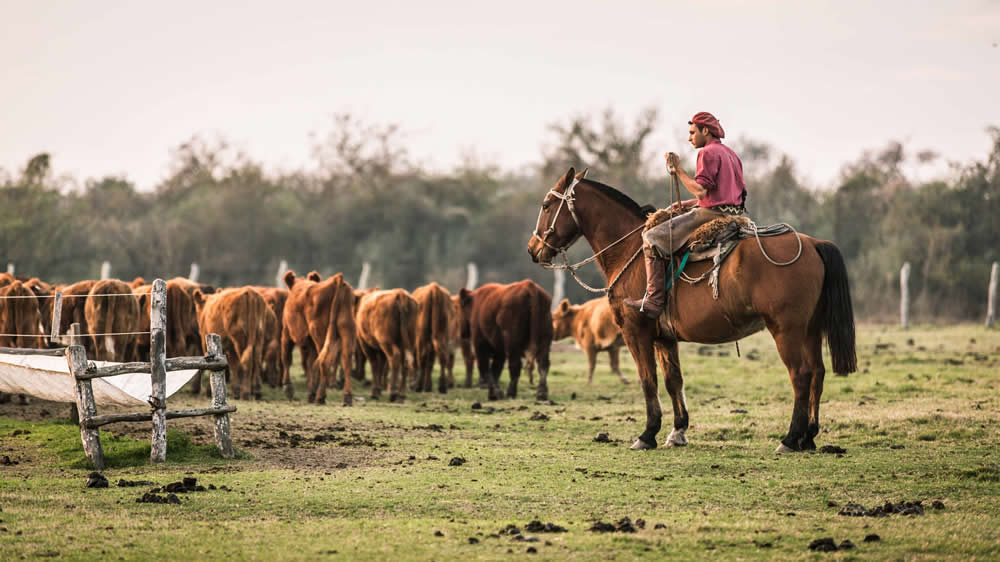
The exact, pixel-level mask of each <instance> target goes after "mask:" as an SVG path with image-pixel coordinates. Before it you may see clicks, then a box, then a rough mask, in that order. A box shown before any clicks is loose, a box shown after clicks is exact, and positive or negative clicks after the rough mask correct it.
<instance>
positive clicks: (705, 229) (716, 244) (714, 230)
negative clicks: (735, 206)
mask: <svg viewBox="0 0 1000 562" xmlns="http://www.w3.org/2000/svg"><path fill="white" fill-rule="evenodd" d="M674 215H675V213H674V212H672V211H671V210H669V209H660V210H658V211H656V212H655V213H653V214H651V215H649V217H648V218H647V219H646V225H645V228H644V229H643V232H645V231H646V230H649V229H650V228H653V227H655V226H658V225H660V224H663V223H664V222H666V221H668V220H670V219H671V218H673V217H674ZM786 232H793V229H792V227H791V226H789V225H787V224H784V223H779V224H774V225H770V226H766V227H758V226H757V225H756V224H755V223H754V222H753V221H752V220H750V219H749V218H747V217H745V216H743V215H726V216H722V217H719V218H717V219H712V220H710V221H708V222H707V223H705V224H703V225H701V226H699V227H697V228H696V229H695V230H694V231H693V232H692V233H691V235H690V236H688V238H687V241H685V242H684V244H683V245H682V246H680V248H679V249H678V250H677V251H676V252H674V255H675V256H677V257H681V256H683V258H682V259H681V262H680V265H679V266H678V269H677V273H676V274H675V276H674V279H676V277H677V276H680V274H681V273H682V272H683V270H684V267H685V266H686V265H687V264H688V263H693V262H699V261H708V260H712V263H713V264H712V268H711V269H710V270H708V271H707V272H705V273H704V274H702V275H701V276H699V277H697V278H688V277H687V276H685V281H687V282H688V283H691V284H695V283H698V282H699V281H702V280H703V279H705V278H708V279H709V283H710V284H711V285H712V297H713V298H715V299H718V298H719V269H720V268H721V266H722V262H723V261H725V259H726V257H728V256H729V254H731V253H732V252H733V250H735V249H736V246H737V245H738V244H739V243H740V241H742V240H744V239H747V238H754V237H763V236H777V235H779V234H784V233H786ZM664 257H667V256H664ZM668 259H673V258H672V257H669V258H668ZM672 284H673V279H668V283H667V289H668V290H669V288H670V285H672Z"/></svg>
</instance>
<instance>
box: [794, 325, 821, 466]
mask: <svg viewBox="0 0 1000 562" xmlns="http://www.w3.org/2000/svg"><path fill="white" fill-rule="evenodd" d="M810 332H812V331H810ZM806 345H807V351H806V361H807V362H808V364H809V369H810V371H811V372H812V380H811V381H810V384H809V425H808V426H807V427H806V435H805V437H803V438H802V440H801V441H800V442H799V448H800V449H802V450H803V451H812V450H815V449H816V442H815V441H813V438H815V437H816V436H817V435H818V434H819V400H820V398H821V397H822V396H823V379H824V378H825V377H826V367H824V366H823V335H822V333H820V331H819V330H815V333H810V334H809V341H808V342H807V344H806Z"/></svg>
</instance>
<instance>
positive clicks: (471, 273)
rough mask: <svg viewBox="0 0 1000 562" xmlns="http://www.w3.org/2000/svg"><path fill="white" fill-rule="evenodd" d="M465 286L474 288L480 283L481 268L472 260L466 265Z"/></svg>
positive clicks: (470, 288) (469, 288)
mask: <svg viewBox="0 0 1000 562" xmlns="http://www.w3.org/2000/svg"><path fill="white" fill-rule="evenodd" d="M465 271H466V275H465V288H466V289H468V290H470V291H471V290H473V289H475V288H476V285H478V284H479V268H478V267H476V264H474V263H472V262H471V261H470V262H469V263H468V264H467V265H466V266H465Z"/></svg>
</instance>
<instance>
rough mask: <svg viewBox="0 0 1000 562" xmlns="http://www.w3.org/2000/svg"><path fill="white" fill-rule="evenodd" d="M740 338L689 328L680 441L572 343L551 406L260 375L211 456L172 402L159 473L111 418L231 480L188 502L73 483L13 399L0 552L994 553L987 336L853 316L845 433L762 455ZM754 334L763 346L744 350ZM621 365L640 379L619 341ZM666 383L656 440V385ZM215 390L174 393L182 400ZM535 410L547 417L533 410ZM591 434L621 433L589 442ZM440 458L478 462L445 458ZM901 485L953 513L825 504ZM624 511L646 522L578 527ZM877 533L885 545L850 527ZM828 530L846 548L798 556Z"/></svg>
mask: <svg viewBox="0 0 1000 562" xmlns="http://www.w3.org/2000/svg"><path fill="white" fill-rule="evenodd" d="M910 339H912V340H913V343H912V344H909V343H907V340H910ZM972 340H975V341H974V342H973V341H972ZM877 344H880V345H878V346H877ZM886 344H889V345H886ZM740 347H741V352H742V355H743V357H742V358H737V357H736V354H735V349H733V347H732V346H731V345H729V346H699V345H693V344H692V345H686V344H685V345H682V347H681V354H682V358H681V365H682V368H683V369H684V374H685V381H686V393H687V398H688V405H689V408H690V413H691V428H690V430H689V432H688V437H689V439H690V441H691V444H690V445H689V446H688V447H686V448H682V449H663V448H661V449H657V450H654V451H645V452H635V451H629V450H628V449H627V447H628V445H629V444H631V442H632V440H633V439H634V438H635V437H636V435H638V433H640V432H641V430H642V424H643V422H644V420H645V413H644V406H643V399H642V396H641V392H640V390H639V389H638V387H637V385H636V384H634V383H633V384H630V385H628V386H625V385H622V384H621V383H620V382H618V380H617V378H616V377H614V376H613V375H612V374H611V373H610V369H608V366H607V358H606V356H601V357H600V358H599V365H598V370H597V373H596V374H595V377H594V385H593V386H590V387H588V386H587V385H586V382H585V378H586V368H585V365H586V360H585V358H584V357H583V356H582V354H581V353H578V352H569V351H566V352H560V353H557V354H555V355H554V356H553V367H552V372H551V374H550V381H549V387H550V391H551V398H552V399H553V400H554V401H555V403H556V404H555V405H549V404H539V403H536V402H535V401H534V399H533V387H531V386H530V385H528V384H527V381H526V380H524V379H522V384H521V386H520V391H521V395H520V397H519V398H518V399H516V400H503V401H499V402H493V403H487V402H486V401H485V391H481V390H479V389H455V390H453V391H452V392H450V393H449V394H448V395H444V396H442V395H438V394H417V393H410V394H409V396H408V400H407V402H406V403H404V404H388V403H385V402H371V401H363V402H362V401H358V403H357V404H356V406H355V407H354V408H350V409H345V408H341V407H340V406H333V405H327V406H314V405H310V404H306V403H304V402H303V401H302V397H303V396H304V392H303V389H302V388H301V387H300V388H299V389H298V393H297V397H298V400H297V401H294V402H291V403H289V402H286V401H284V400H282V399H281V397H280V393H278V392H277V391H268V400H266V401H263V402H237V403H236V404H237V406H238V407H239V411H238V412H237V413H235V414H234V415H233V433H234V442H235V444H236V446H237V447H238V448H239V449H240V450H241V456H240V458H238V459H235V460H230V461H227V460H223V459H220V458H219V457H218V455H217V453H215V451H214V448H213V446H212V439H211V435H212V430H211V422H210V420H208V419H193V420H183V421H181V420H171V422H170V427H171V428H172V429H171V431H170V433H169V437H168V463H166V464H165V465H162V466H155V467H153V466H150V465H149V464H148V458H149V441H148V434H149V424H148V423H147V424H127V425H122V426H118V425H112V426H105V428H104V430H103V431H102V432H101V437H102V443H103V445H104V448H105V454H106V458H107V460H108V464H109V466H110V467H111V468H109V469H107V470H105V471H104V473H105V475H106V476H107V477H108V479H109V480H111V482H112V485H114V482H116V481H117V479H118V478H125V479H131V480H136V479H144V480H151V481H154V482H156V483H157V484H159V485H163V484H167V483H169V482H172V481H175V480H179V479H180V478H181V477H183V476H185V475H191V476H195V477H197V478H198V479H199V483H202V484H205V485H208V484H214V485H216V486H221V485H226V486H227V487H229V488H231V489H232V490H233V491H231V492H224V491H220V490H216V491H209V492H203V493H192V494H185V495H182V496H181V499H182V504H181V505H179V506H178V505H160V504H140V503H135V499H136V498H137V497H138V496H139V495H141V493H142V492H143V491H144V489H142V488H116V487H112V488H109V489H103V490H87V489H85V488H84V486H83V484H84V482H85V481H86V475H87V473H88V472H89V470H88V469H87V468H85V458H84V455H83V452H82V448H81V446H80V442H79V430H78V428H76V427H75V426H72V425H69V424H67V423H61V422H57V421H53V417H54V416H48V417H46V418H44V419H42V420H40V421H25V420H26V419H27V418H29V417H32V416H31V415H29V414H26V413H24V412H21V411H19V410H18V408H19V407H18V406H15V405H10V404H8V405H3V406H0V455H9V456H10V457H11V458H12V459H14V460H19V461H20V462H21V464H19V465H16V466H0V508H2V510H3V511H2V512H0V519H3V522H2V523H0V527H2V528H6V529H7V530H6V531H0V559H4V560H7V559H17V558H19V557H21V556H25V557H27V558H36V557H41V556H44V555H52V554H54V553H55V554H58V555H59V556H61V557H64V558H69V559H94V558H102V559H103V558H111V557H120V558H123V559H126V560H129V559H150V558H167V559H192V558H198V559H222V558H237V559H275V558H280V559H305V560H312V559H317V558H323V559H326V558H329V559H343V560H357V559H372V560H376V559H377V560H382V559H406V560H409V559H435V560H442V559H469V558H476V559H487V560H493V559H511V558H512V557H516V558H521V557H524V556H529V555H528V554H527V553H526V549H527V548H528V547H529V546H530V547H534V548H536V549H537V551H538V552H537V554H534V555H533V556H534V557H537V558H539V559H560V560H562V559H578V560H592V559H601V560H606V559H619V560H629V559H633V558H648V559H662V558H664V557H670V558H676V559H683V560H691V559H701V558H705V557H716V558H721V559H726V560H730V559H759V558H760V559H771V558H780V559H846V558H859V559H934V560H938V559H955V560H968V559H972V558H978V559H983V558H985V559H996V558H998V557H1000V531H998V530H997V527H998V526H997V525H996V521H997V517H998V515H1000V468H998V466H1000V452H998V451H1000V447H998V445H1000V430H998V429H997V421H998V417H1000V416H998V414H1000V399H998V397H997V391H996V388H997V385H998V383H1000V368H998V365H1000V332H996V331H985V330H983V329H981V328H979V327H974V326H959V327H950V328H933V327H919V328H916V329H911V330H909V331H907V332H904V331H901V330H898V329H895V328H891V327H882V326H863V327H861V329H860V332H859V372H858V373H855V374H852V375H851V376H849V377H846V378H842V377H836V376H833V375H832V373H831V374H828V376H827V378H826V388H825V392H824V400H823V404H822V410H821V424H822V429H821V433H820V435H819V436H818V437H817V444H818V445H820V446H822V445H827V444H830V445H839V446H841V447H843V448H845V449H847V453H846V454H845V455H844V456H843V457H840V458H838V457H837V456H836V455H827V454H815V453H805V454H795V455H783V456H778V455H775V454H774V453H773V450H774V448H775V447H776V446H777V444H778V443H777V441H778V439H780V438H781V437H782V436H783V435H784V431H785V430H786V429H787V427H788V421H789V418H790V415H791V388H790V384H789V382H788V375H787V373H786V371H785V370H784V368H783V366H782V365H781V362H780V360H779V358H778V356H777V353H776V352H775V350H774V344H773V342H772V341H771V339H770V337H769V336H767V334H758V335H755V336H753V337H751V338H747V339H746V340H744V341H743V342H741V345H740ZM700 348H701V349H700ZM699 350H700V352H699ZM751 350H755V351H756V353H755V354H754V356H755V357H757V356H759V358H758V359H754V360H750V359H747V356H748V355H749V354H750V351H751ZM720 352H724V353H726V355H720ZM827 364H828V365H829V362H828V363H827ZM622 366H623V369H625V370H626V371H627V372H626V374H627V375H629V376H630V378H631V379H632V380H633V381H634V379H635V370H634V367H633V366H632V363H631V360H630V359H629V358H628V356H627V352H626V353H623V360H622ZM461 375H462V376H461V377H460V378H464V373H461ZM504 381H506V375H505V376H504ZM964 381H972V382H964ZM355 395H356V396H366V395H367V392H366V389H364V388H363V387H361V386H360V385H358V386H356V387H355ZM661 395H662V396H661V400H662V401H663V403H664V408H665V411H666V414H667V415H666V416H665V418H664V430H663V431H662V432H661V435H660V440H661V442H662V440H663V439H665V438H666V434H667V433H668V432H669V428H670V402H669V399H668V397H667V394H666V392H665V391H664V390H662V384H661ZM337 398H338V396H337V395H336V394H333V395H331V396H330V401H331V403H335V402H337V401H338V400H337ZM474 401H482V403H483V405H484V406H486V407H487V408H484V409H482V410H473V409H472V408H471V404H472V403H473V402H474ZM204 402H205V400H204V399H193V398H190V397H188V396H180V397H177V398H176V399H175V398H172V399H171V407H178V408H183V407H197V406H202V405H204ZM490 406H492V407H494V408H496V409H497V410H496V411H494V412H492V413H489V409H488V407H490ZM34 408H35V410H31V411H35V412H37V408H38V406H34ZM49 409H50V410H52V411H59V412H61V411H62V410H61V407H58V408H57V407H56V405H53V406H52V407H49ZM734 410H746V413H739V412H734ZM109 411H110V410H109ZM536 412H539V413H542V414H545V415H546V416H548V420H545V421H537V420H532V419H531V417H532V416H533V414H535V413H536ZM102 413H103V412H102ZM35 417H37V416H35ZM435 426H440V428H438V427H435ZM108 428H110V431H108V430H107V429H108ZM18 430H20V431H23V430H29V431H30V432H31V433H30V434H19V435H17V436H13V435H12V434H13V433H14V432H15V431H18ZM282 432H283V433H284V436H282ZM600 432H606V433H608V434H609V436H610V438H611V439H612V443H610V444H605V443H597V442H594V440H593V439H594V437H595V436H596V435H597V434H598V433H600ZM317 437H318V438H319V439H317ZM269 447H273V448H269ZM453 457H463V458H465V459H466V460H467V461H468V462H467V463H466V464H464V465H462V466H449V464H448V461H449V460H450V459H451V458H453ZM903 500H907V501H913V500H922V501H924V502H925V504H929V503H930V502H931V501H933V500H941V501H943V502H944V504H945V506H946V508H945V509H944V510H933V509H929V510H928V512H927V514H926V515H924V516H921V517H904V516H898V515H896V516H891V517H887V518H879V519H874V518H853V517H843V516H838V515H837V511H838V510H839V507H837V506H833V505H830V504H831V503H833V504H838V505H839V506H842V505H844V504H846V503H850V502H856V503H861V504H863V505H865V506H866V507H872V506H874V505H877V504H881V503H884V502H885V501H903ZM624 516H629V517H631V518H632V519H636V518H643V519H644V520H645V521H646V528H645V529H643V530H640V531H639V532H638V533H635V534H624V533H614V534H598V533H592V532H588V531H587V529H588V528H589V527H590V526H591V525H592V524H593V522H594V521H595V520H602V521H606V522H615V521H617V520H618V519H620V518H621V517H624ZM532 519H540V520H541V521H543V522H553V523H556V524H559V525H562V526H564V527H567V528H568V529H569V532H568V533H560V534H541V533H539V534H536V535H537V536H538V537H539V538H540V539H541V540H540V542H537V543H524V542H516V541H513V540H511V539H510V537H506V536H502V537H499V538H496V537H491V536H490V535H492V534H495V533H497V532H498V531H499V530H500V529H501V528H503V527H504V526H506V525H507V524H510V523H513V524H516V525H518V526H521V527H523V526H524V525H525V524H527V523H528V522H529V521H531V520H532ZM657 523H661V524H664V525H666V528H665V529H655V528H654V526H655V525H656V524H657ZM18 531H20V532H21V534H17V533H18ZM435 532H440V533H441V534H442V535H443V536H440V537H439V536H435ZM869 533H877V534H879V535H880V536H881V537H882V541H881V542H877V543H864V542H862V539H863V538H864V536H865V535H866V534H869ZM827 536H830V537H834V538H835V539H836V541H837V542H838V543H839V542H840V541H842V540H844V539H850V540H851V541H853V542H854V543H855V544H856V545H857V547H858V548H857V549H855V550H853V551H842V552H837V553H822V554H820V553H813V552H811V551H809V550H807V548H806V546H807V545H808V543H809V542H810V541H811V540H813V539H816V538H820V537H827ZM470 537H472V538H476V539H478V541H479V542H478V544H470V542H469V538H470ZM546 541H548V542H546ZM765 545H770V546H765ZM334 551H335V552H334ZM508 551H510V552H508Z"/></svg>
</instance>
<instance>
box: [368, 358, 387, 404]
mask: <svg viewBox="0 0 1000 562" xmlns="http://www.w3.org/2000/svg"><path fill="white" fill-rule="evenodd" d="M365 357H367V358H368V362H369V363H371V364H372V398H373V399H375V400H378V398H379V396H381V395H382V391H383V390H386V382H387V381H386V380H385V378H386V377H385V372H386V358H385V356H384V355H382V352H381V351H379V350H376V349H372V348H369V351H368V352H367V353H365Z"/></svg>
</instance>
